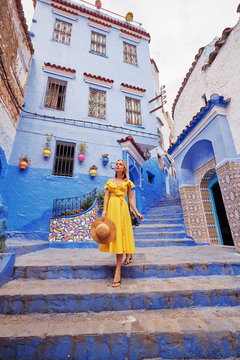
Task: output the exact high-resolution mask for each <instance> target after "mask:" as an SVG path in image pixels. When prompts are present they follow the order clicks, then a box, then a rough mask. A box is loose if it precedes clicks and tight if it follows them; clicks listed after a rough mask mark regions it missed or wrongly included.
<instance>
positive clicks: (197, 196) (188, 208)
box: [179, 186, 209, 243]
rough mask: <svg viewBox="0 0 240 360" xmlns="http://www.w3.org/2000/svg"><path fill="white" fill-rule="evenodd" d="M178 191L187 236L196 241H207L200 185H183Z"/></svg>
mask: <svg viewBox="0 0 240 360" xmlns="http://www.w3.org/2000/svg"><path fill="white" fill-rule="evenodd" d="M179 191H180V196H181V202H182V208H183V215H184V221H185V226H186V231H187V234H188V236H190V237H192V238H193V239H194V241H196V242H197V243H206V242H209V238H208V230H207V224H206V220H205V215H204V209H203V204H202V198H201V193H200V187H199V186H183V187H181V188H180V190H179Z"/></svg>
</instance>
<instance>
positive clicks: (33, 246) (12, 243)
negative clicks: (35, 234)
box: [6, 239, 49, 256]
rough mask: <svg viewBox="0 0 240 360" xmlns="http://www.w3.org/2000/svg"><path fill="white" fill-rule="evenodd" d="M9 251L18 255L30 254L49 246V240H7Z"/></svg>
mask: <svg viewBox="0 0 240 360" xmlns="http://www.w3.org/2000/svg"><path fill="white" fill-rule="evenodd" d="M6 245H7V252H8V253H14V254H15V255H16V256H20V255H24V254H29V253H32V252H34V251H39V250H43V249H46V248H48V247H49V242H48V241H39V240H33V241H31V240H13V239H9V240H7V241H6Z"/></svg>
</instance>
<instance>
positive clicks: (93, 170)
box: [89, 165, 97, 177]
mask: <svg viewBox="0 0 240 360" xmlns="http://www.w3.org/2000/svg"><path fill="white" fill-rule="evenodd" d="M89 171H90V175H91V176H92V177H94V176H96V175H97V166H96V165H92V166H91V167H90V169H89Z"/></svg>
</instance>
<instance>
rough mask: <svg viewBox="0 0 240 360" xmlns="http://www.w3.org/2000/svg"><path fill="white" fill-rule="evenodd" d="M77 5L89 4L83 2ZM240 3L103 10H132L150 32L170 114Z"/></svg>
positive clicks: (125, 4)
mask: <svg viewBox="0 0 240 360" xmlns="http://www.w3.org/2000/svg"><path fill="white" fill-rule="evenodd" d="M88 1H89V2H90V3H92V4H94V3H95V1H94V0H88ZM75 2H76V3H78V4H80V5H81V4H82V5H86V4H84V2H83V1H81V0H75ZM239 3H240V0H145V1H144V0H102V7H103V8H104V9H107V10H110V11H113V12H115V13H117V14H120V15H123V16H125V15H126V13H127V12H129V11H131V12H132V13H133V16H134V20H135V21H138V22H140V23H142V26H143V27H144V28H145V29H146V31H147V32H149V33H150V35H151V42H150V57H151V58H152V59H154V61H155V62H156V64H157V67H158V69H159V81H160V85H165V86H166V94H167V104H166V105H165V110H166V111H169V112H170V114H171V109H172V104H173V102H174V99H175V98H176V95H177V92H178V90H179V88H180V87H181V84H182V82H183V80H184V78H185V76H186V74H187V72H188V71H189V69H190V67H191V64H192V62H193V61H194V57H195V55H196V54H197V53H198V50H199V48H201V47H203V46H206V45H207V44H209V43H210V42H211V41H212V40H213V39H214V38H215V37H217V36H218V37H220V36H221V35H222V32H223V30H224V29H225V28H227V27H233V26H235V25H236V23H237V22H238V19H239V14H237V12H236V11H237V7H238V4H239ZM22 4H23V7H24V12H25V17H26V19H27V23H28V26H29V27H30V26H31V18H32V0H22ZM102 12H104V11H102ZM133 25H134V23H133Z"/></svg>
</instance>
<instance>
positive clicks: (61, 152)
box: [53, 141, 75, 176]
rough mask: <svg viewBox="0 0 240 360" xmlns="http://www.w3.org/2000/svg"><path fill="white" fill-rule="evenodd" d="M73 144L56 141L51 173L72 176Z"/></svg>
mask: <svg viewBox="0 0 240 360" xmlns="http://www.w3.org/2000/svg"><path fill="white" fill-rule="evenodd" d="M74 153H75V144H73V143H67V142H63V141H57V143H56V153H55V162H54V169H53V175H58V176H73V161H74Z"/></svg>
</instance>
